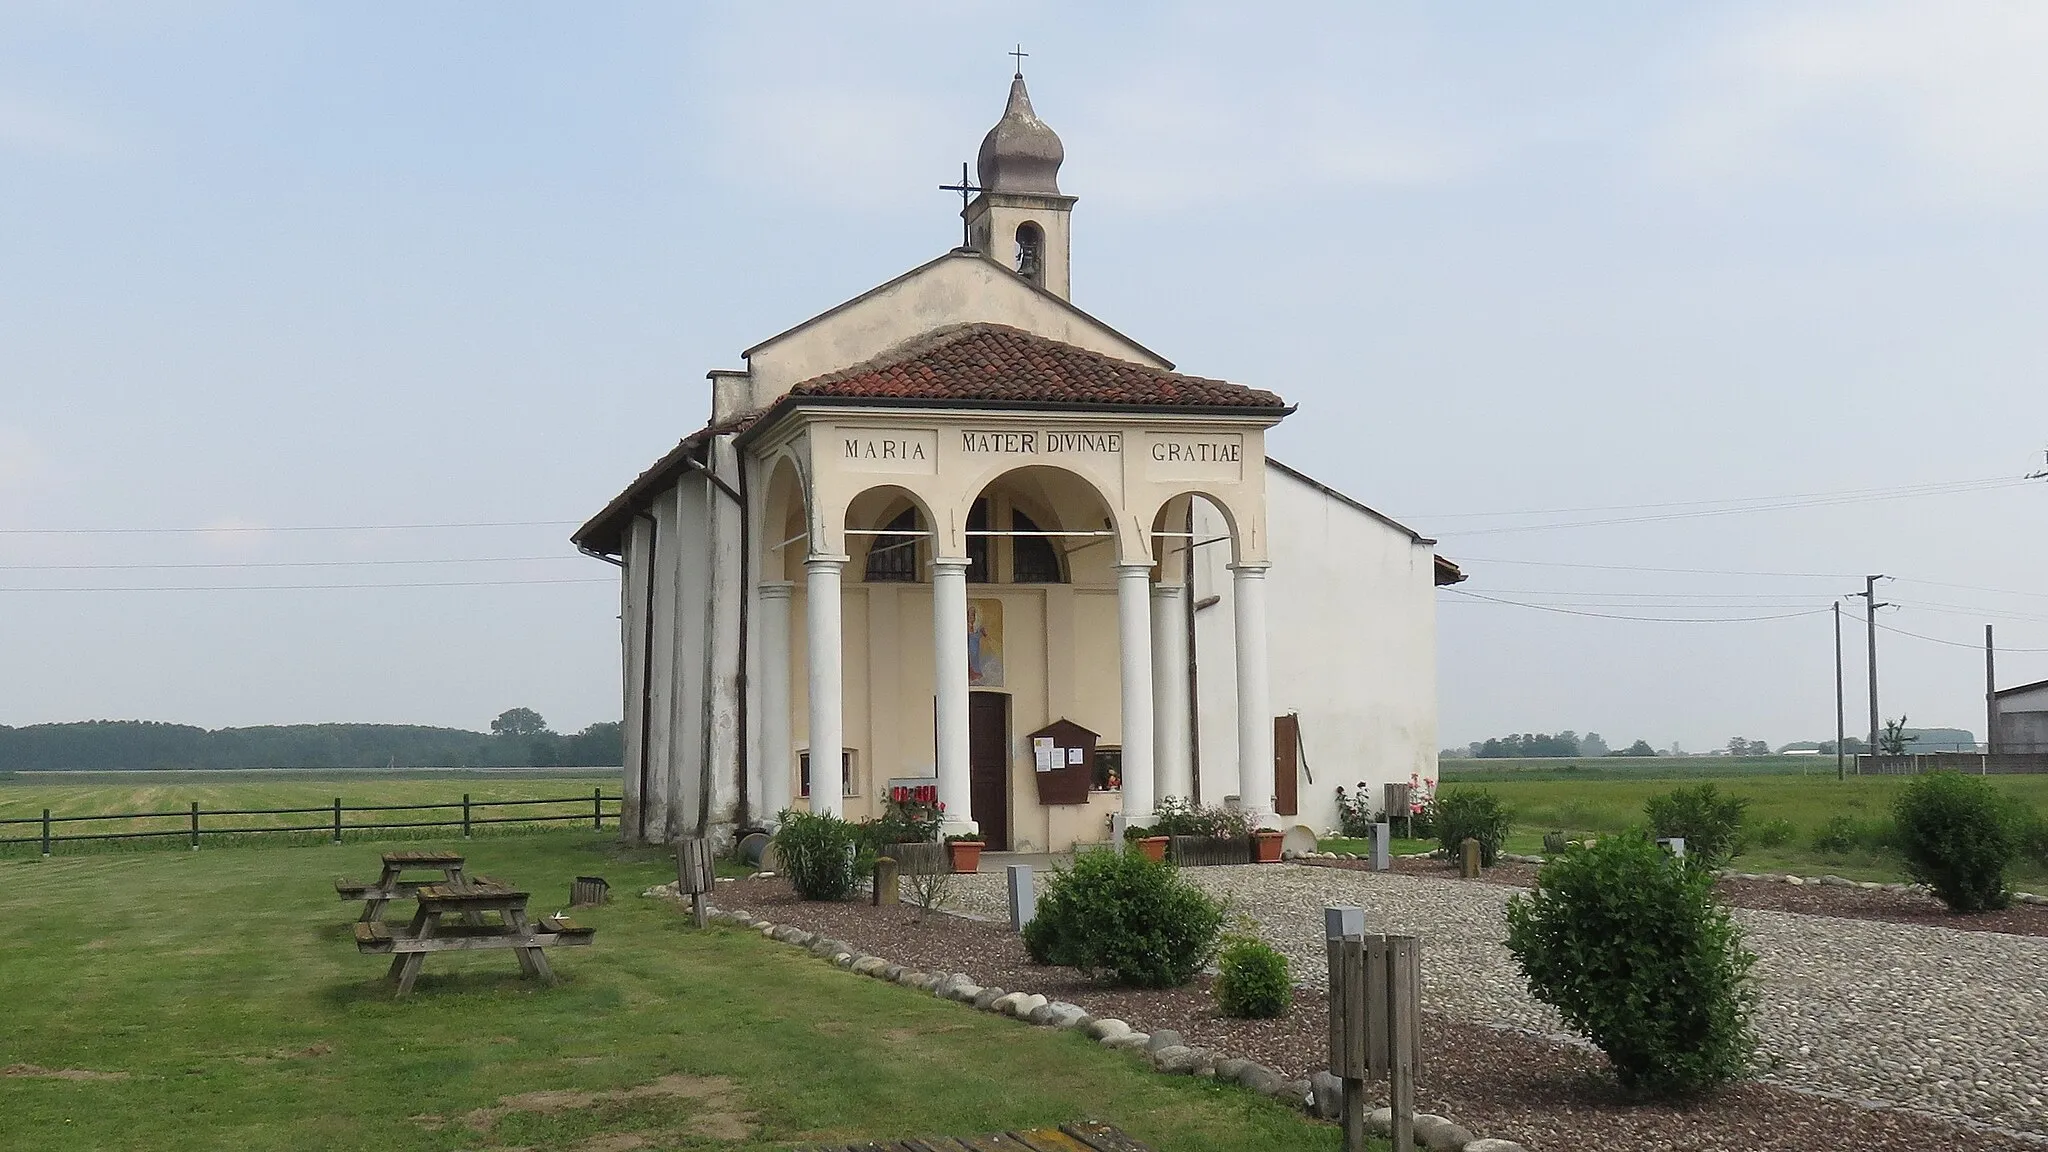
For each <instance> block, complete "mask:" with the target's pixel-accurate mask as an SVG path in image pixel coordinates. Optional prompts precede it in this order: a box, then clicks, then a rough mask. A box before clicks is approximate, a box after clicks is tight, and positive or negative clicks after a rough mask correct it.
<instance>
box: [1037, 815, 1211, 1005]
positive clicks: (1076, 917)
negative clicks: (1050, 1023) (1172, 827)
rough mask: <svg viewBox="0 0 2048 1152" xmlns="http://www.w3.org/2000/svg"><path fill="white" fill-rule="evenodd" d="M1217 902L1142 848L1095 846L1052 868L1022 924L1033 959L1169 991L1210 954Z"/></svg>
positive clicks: (1189, 974) (1197, 970)
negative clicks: (1116, 849)
mask: <svg viewBox="0 0 2048 1152" xmlns="http://www.w3.org/2000/svg"><path fill="white" fill-rule="evenodd" d="M1222 931H1223V907H1222V906H1221V905H1220V904H1218V903H1217V902H1216V901H1214V900H1212V899H1210V898H1209V896H1208V894H1207V893H1205V892H1203V891H1202V890H1201V889H1199V888H1197V887H1195V886H1194V885H1192V884H1189V883H1188V882H1187V881H1185V880H1183V879H1181V878H1180V873H1179V871H1178V870H1176V869H1175V868H1174V866H1173V865H1171V864H1169V863H1167V862H1165V861H1163V860H1149V859H1147V858H1146V857H1145V854H1144V853H1142V852H1113V851H1110V850H1108V849H1096V850H1093V851H1088V852H1083V853H1081V854H1080V855H1079V856H1077V857H1075V858H1074V863H1073V866H1072V867H1070V868H1064V869H1058V870H1055V871H1054V872H1053V874H1052V878H1051V879H1050V880H1049V881H1048V882H1047V883H1046V886H1045V892H1044V893H1043V894H1042V895H1040V896H1039V898H1038V910H1037V913H1036V914H1035V915H1034V916H1033V917H1032V920H1031V923H1029V924H1026V925H1025V926H1024V948H1025V950H1026V951H1028V952H1029V953H1030V954H1031V959H1032V960H1033V961H1034V962H1036V963H1039V964H1062V965H1065V966H1067V967H1070V968H1079V969H1080V970H1081V971H1083V972H1085V973H1087V974H1088V975H1089V976H1091V977H1101V978H1106V979H1107V980H1108V981H1109V982H1110V983H1113V984H1123V985H1130V986H1134V987H1140V988H1177V987H1179V986H1180V985H1182V984H1185V983H1187V982H1188V981H1189V980H1190V979H1192V978H1193V977H1194V974H1195V973H1196V972H1199V971H1201V968H1202V965H1204V964H1206V963H1208V962H1209V958H1210V957H1211V956H1213V955H1215V953H1216V940H1217V937H1218V936H1219V935H1221V933H1222Z"/></svg>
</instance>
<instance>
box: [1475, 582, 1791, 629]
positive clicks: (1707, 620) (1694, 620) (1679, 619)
mask: <svg viewBox="0 0 2048 1152" xmlns="http://www.w3.org/2000/svg"><path fill="white" fill-rule="evenodd" d="M1445 591H1447V592H1453V593H1456V594H1457V595H1459V596H1467V597H1470V598H1472V599H1474V600H1485V601H1487V602H1489V603H1493V604H1506V605H1508V606H1509V607H1511V608H1534V609H1536V610H1537V611H1539V612H1555V613H1557V614H1559V615H1561V616H1590V617H1592V618H1594V619H1597V620H1641V621H1645V622H1651V623H1659V624H1742V623H1749V622H1753V621H1759V620H1791V619H1795V618H1797V617H1800V616H1817V615H1819V614H1820V613H1822V612H1826V611H1829V609H1826V608H1808V609H1806V610H1804V611H1801V612H1787V613H1784V614H1782V615H1776V616H1623V615H1618V614H1612V613H1607V612H1587V611H1583V610H1581V609H1577V608H1565V607H1561V606H1559V605H1556V604H1530V603H1526V602H1524V601H1520V600H1502V599H1500V598H1499V597H1497V596H1486V595H1482V594H1480V593H1478V592H1467V591H1465V590H1463V589H1461V588H1446V589H1445ZM1646 607H1647V605H1646ZM1680 607H1690V605H1680ZM1701 607H1705V605H1701Z"/></svg>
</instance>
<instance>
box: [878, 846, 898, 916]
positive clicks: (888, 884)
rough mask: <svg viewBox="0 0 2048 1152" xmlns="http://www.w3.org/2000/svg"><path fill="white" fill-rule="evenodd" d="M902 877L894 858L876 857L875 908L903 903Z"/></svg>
mask: <svg viewBox="0 0 2048 1152" xmlns="http://www.w3.org/2000/svg"><path fill="white" fill-rule="evenodd" d="M901 876H902V873H901V872H900V871H898V869H897V867H896V858H895V857H894V856H877V857H875V892H874V898H873V901H872V903H873V904H874V906H875V907H877V908H880V907H881V906H882V905H884V904H901V903H902V902H903V888H902V885H901V884H900V883H898V880H899V879H900V878H901Z"/></svg>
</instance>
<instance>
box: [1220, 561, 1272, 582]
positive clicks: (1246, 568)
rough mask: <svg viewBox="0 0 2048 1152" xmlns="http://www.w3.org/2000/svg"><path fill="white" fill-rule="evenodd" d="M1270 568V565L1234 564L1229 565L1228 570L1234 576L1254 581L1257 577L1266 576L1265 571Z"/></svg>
mask: <svg viewBox="0 0 2048 1152" xmlns="http://www.w3.org/2000/svg"><path fill="white" fill-rule="evenodd" d="M1271 567H1272V565H1271V564H1245V563H1235V564H1231V565H1230V570H1231V572H1233V573H1234V574H1236V575H1238V576H1242V577H1244V578H1246V579H1255V578H1257V577H1260V576H1264V575H1265V574H1266V569H1268V568H1271Z"/></svg>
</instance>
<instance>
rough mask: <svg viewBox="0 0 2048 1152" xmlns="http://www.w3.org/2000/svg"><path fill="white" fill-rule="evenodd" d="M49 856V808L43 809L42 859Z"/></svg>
mask: <svg viewBox="0 0 2048 1152" xmlns="http://www.w3.org/2000/svg"><path fill="white" fill-rule="evenodd" d="M49 858H50V810H49V809H48V808H45V809H43V859H45V860H47V859H49Z"/></svg>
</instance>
